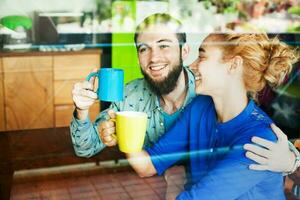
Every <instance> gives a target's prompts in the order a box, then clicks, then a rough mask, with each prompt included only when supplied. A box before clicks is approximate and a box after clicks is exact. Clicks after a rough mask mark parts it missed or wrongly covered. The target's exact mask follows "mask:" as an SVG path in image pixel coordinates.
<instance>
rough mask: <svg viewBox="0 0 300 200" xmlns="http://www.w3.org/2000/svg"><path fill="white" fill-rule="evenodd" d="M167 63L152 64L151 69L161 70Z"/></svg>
mask: <svg viewBox="0 0 300 200" xmlns="http://www.w3.org/2000/svg"><path fill="white" fill-rule="evenodd" d="M165 66H166V65H155V66H150V69H151V70H153V71H159V70H161V69H163V68H165Z"/></svg>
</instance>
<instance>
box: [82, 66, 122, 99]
mask: <svg viewBox="0 0 300 200" xmlns="http://www.w3.org/2000/svg"><path fill="white" fill-rule="evenodd" d="M93 77H97V78H98V80H99V81H98V82H99V84H98V89H97V92H96V93H97V95H98V98H99V100H102V101H109V102H118V101H123V87H124V71H123V70H121V69H115V68H101V69H100V70H98V71H97V72H92V73H90V74H89V75H88V76H87V78H86V80H87V81H89V80H90V79H91V78H93Z"/></svg>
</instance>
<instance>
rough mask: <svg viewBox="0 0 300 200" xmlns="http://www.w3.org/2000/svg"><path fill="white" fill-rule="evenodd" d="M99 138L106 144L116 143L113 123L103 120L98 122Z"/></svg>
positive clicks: (112, 144)
mask: <svg viewBox="0 0 300 200" xmlns="http://www.w3.org/2000/svg"><path fill="white" fill-rule="evenodd" d="M99 132H100V138H101V140H102V142H103V143H104V144H105V145H106V146H114V145H116V144H117V140H116V137H115V136H114V134H115V132H116V128H115V124H114V123H113V122H111V121H105V122H102V123H101V124H100V130H99Z"/></svg>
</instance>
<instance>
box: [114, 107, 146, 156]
mask: <svg viewBox="0 0 300 200" xmlns="http://www.w3.org/2000/svg"><path fill="white" fill-rule="evenodd" d="M110 120H111V121H115V122H116V133H117V136H116V137H117V139H118V145H119V149H120V151H122V152H124V153H133V152H139V151H141V150H142V148H143V144H144V140H145V135H146V129H147V114H146V113H143V112H136V111H121V112H117V113H116V118H115V119H110Z"/></svg>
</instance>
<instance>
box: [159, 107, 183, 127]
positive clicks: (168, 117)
mask: <svg viewBox="0 0 300 200" xmlns="http://www.w3.org/2000/svg"><path fill="white" fill-rule="evenodd" d="M180 113H181V110H177V111H176V112H174V113H173V114H168V113H166V112H164V111H162V115H163V116H164V122H165V129H166V131H168V130H169V129H170V128H171V127H172V126H173V125H174V124H175V122H176V119H177V118H178V116H179V114H180Z"/></svg>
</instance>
